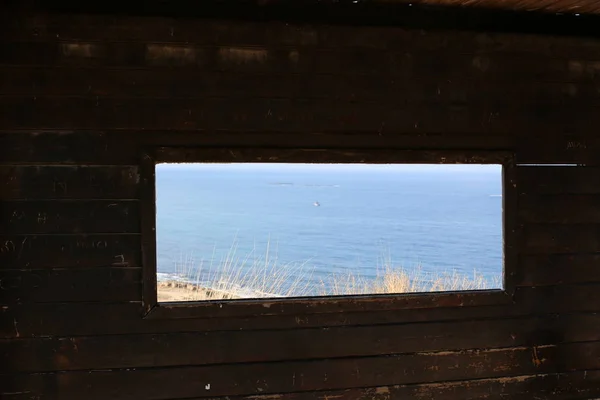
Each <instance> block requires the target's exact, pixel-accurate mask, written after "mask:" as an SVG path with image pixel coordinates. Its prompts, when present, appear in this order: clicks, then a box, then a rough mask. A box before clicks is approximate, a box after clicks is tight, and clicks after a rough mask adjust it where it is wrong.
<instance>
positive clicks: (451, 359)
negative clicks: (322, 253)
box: [0, 13, 600, 400]
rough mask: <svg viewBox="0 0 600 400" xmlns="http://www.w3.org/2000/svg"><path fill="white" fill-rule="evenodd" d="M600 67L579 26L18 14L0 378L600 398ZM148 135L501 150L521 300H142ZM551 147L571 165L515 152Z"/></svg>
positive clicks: (10, 86)
mask: <svg viewBox="0 0 600 400" xmlns="http://www.w3.org/2000/svg"><path fill="white" fill-rule="evenodd" d="M599 74H600V40H595V39H588V38H577V37H558V36H541V35H533V34H530V35H525V34H511V33H491V32H473V31H457V30H453V31H443V30H419V29H403V28H401V27H396V28H394V27H360V28H359V27H354V26H343V25H325V24H322V25H318V24H291V23H290V24H287V23H283V22H281V23H279V22H240V21H236V22H229V21H220V20H202V21H196V20H185V19H168V18H158V17H147V18H141V17H117V16H94V15H60V14H43V13H30V14H18V15H14V16H11V18H8V19H7V21H5V23H4V24H3V25H2V27H0V185H1V186H0V188H1V190H0V200H1V202H0V221H1V224H0V282H1V285H0V302H1V306H2V307H1V315H2V318H1V323H0V335H1V337H2V338H1V339H0V354H1V355H2V357H3V360H4V361H3V362H2V363H1V366H0V368H1V371H0V372H1V374H2V375H1V376H0V381H1V382H2V384H1V385H0V394H1V397H2V398H3V399H11V400H13V399H19V400H21V399H59V398H60V399H74V400H75V399H89V400H93V399H98V400H104V399H108V398H111V399H198V398H214V399H217V398H223V399H224V398H228V399H231V398H235V399H242V398H249V397H248V396H257V397H252V398H253V399H273V398H277V399H289V400H300V399H302V400H309V399H311V400H312V399H314V400H316V399H333V398H335V399H348V400H349V399H364V400H367V399H400V398H418V399H429V398H435V399H464V398H473V399H501V398H510V399H523V400H525V399H526V400H529V399H532V398H544V399H546V398H548V399H589V398H594V397H599V396H600V317H599V316H598V315H597V312H598V311H599V310H600V295H599V294H598V293H600V292H599V290H600V283H598V282H599V280H600V268H598V265H599V262H600V169H599V168H598V164H599V160H598V157H597V155H598V154H600V153H599V151H600V146H599V144H598V138H597V137H596V133H597V132H596V131H597V127H598V126H600V112H599V105H600V81H599V80H598V79H599V78H598V76H599ZM147 146H207V147H208V146H217V147H237V148H243V147H269V148H273V149H286V148H287V149H289V148H305V149H306V148H309V149H310V148H330V149H343V148H363V149H398V150H411V149H431V150H447V149H455V150H474V149H476V150H502V151H512V152H515V154H516V158H517V163H519V166H518V167H517V176H516V178H517V190H518V206H517V209H516V210H513V211H515V212H516V214H517V218H518V227H517V231H518V232H517V233H518V242H517V252H518V271H517V277H516V282H517V284H516V286H517V289H516V291H515V293H514V298H513V299H512V302H511V303H510V304H503V305H486V306H462V307H455V308H444V309H441V308H435V307H433V308H432V307H426V308H417V309H406V310H385V309H382V310H381V311H378V312H369V313H365V312H359V311H354V312H344V313H339V312H326V313H320V314H312V315H299V316H279V315H269V316H262V317H253V316H248V317H236V318H219V316H218V315H215V318H210V319H194V318H186V319H162V320H161V319H142V317H141V312H140V310H141V299H142V257H141V236H140V233H141V204H140V198H141V196H140V190H141V189H140V188H141V183H140V163H141V160H140V155H141V154H142V151H143V149H144V148H146V147H147ZM307 161H308V160H307ZM548 163H551V164H557V163H558V164H560V163H575V164H580V166H568V167H567V166H532V165H526V164H548ZM583 165H585V166H583ZM448 234H449V235H451V234H452V233H451V232H448Z"/></svg>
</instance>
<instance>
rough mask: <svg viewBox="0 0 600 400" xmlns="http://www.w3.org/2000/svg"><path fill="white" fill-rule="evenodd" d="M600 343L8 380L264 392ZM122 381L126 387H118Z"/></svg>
mask: <svg viewBox="0 0 600 400" xmlns="http://www.w3.org/2000/svg"><path fill="white" fill-rule="evenodd" d="M597 347H598V345H597V344H596V345H595V346H592V345H589V344H573V345H565V346H536V347H516V348H508V349H497V350H476V351H461V352H452V351H451V352H432V353H414V354H406V355H389V356H385V357H360V358H345V359H329V360H318V361H317V360H314V361H290V362H284V363H250V364H234V365H224V366H219V365H216V366H205V367H184V368H154V369H136V370H132V369H130V370H113V371H111V370H106V371H81V372H69V373H64V374H63V375H61V377H62V378H61V379H59V380H58V382H56V381H55V382H54V384H57V386H58V387H56V386H55V388H54V389H50V388H48V387H46V388H45V385H46V384H47V383H46V382H48V381H49V380H51V379H53V378H55V377H54V376H53V374H33V375H31V374H30V375H13V379H12V380H11V383H12V384H13V385H14V386H13V387H14V389H13V390H15V391H18V390H19V389H21V390H25V388H27V389H29V390H31V391H34V392H38V393H39V391H43V390H44V389H46V390H48V389H50V390H52V391H51V392H50V393H57V391H58V392H59V393H60V395H61V398H64V399H72V398H75V397H76V396H82V395H85V396H86V398H90V399H101V398H105V396H106V395H107V394H111V395H112V396H113V397H114V398H116V399H126V398H134V397H137V398H145V399H164V398H187V397H209V396H229V395H230V396H234V395H240V394H254V395H261V394H262V395H265V394H274V393H285V392H298V391H314V390H335V389H342V388H344V389H348V388H361V387H368V386H384V385H390V384H397V385H401V384H407V383H425V382H439V381H445V380H448V381H452V380H465V379H466V378H470V379H473V378H475V379H485V378H495V377H496V378H497V377H501V376H504V375H510V374H511V372H513V371H517V370H518V371H521V372H522V373H523V374H527V375H533V374H544V373H552V372H556V370H558V369H559V368H560V367H559V365H561V364H562V363H563V355H564V353H565V352H567V351H572V352H574V353H575V352H582V351H597ZM587 364H588V363H583V364H581V365H578V364H577V363H572V364H571V365H569V367H570V368H571V369H577V368H578V367H581V369H583V368H585V367H588V365H587ZM596 364H597V362H596ZM513 374H514V372H513ZM349 378H351V379H349ZM44 381H46V382H44ZM175 382H185V383H186V384H185V385H177V384H175ZM124 384H126V385H127V387H128V388H129V390H128V391H122V390H119V389H118V388H121V389H122V387H123V385H124ZM206 388H210V389H206ZM207 391H208V392H209V393H206V392H207ZM103 396H104V397H103Z"/></svg>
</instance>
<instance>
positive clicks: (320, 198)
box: [156, 164, 502, 287]
mask: <svg viewBox="0 0 600 400" xmlns="http://www.w3.org/2000/svg"><path fill="white" fill-rule="evenodd" d="M501 174H502V173H501V167H500V166H496V165H493V166H489V165H488V166H481V165H474V166H472V165H468V166H467V165H348V164H346V165H343V164H330V165H323V164H159V165H158V166H157V171H156V192H157V193H156V196H157V245H158V255H157V261H158V272H159V279H173V278H181V279H186V277H182V276H181V275H185V274H186V273H188V272H189V270H190V267H191V268H194V267H198V266H202V268H201V270H202V271H203V272H202V274H209V273H214V271H215V270H218V269H219V268H221V266H222V265H223V264H224V263H229V265H234V266H235V268H236V269H238V270H243V269H245V268H252V267H256V266H257V265H261V264H262V263H264V264H265V265H267V264H268V265H271V266H276V268H283V267H290V266H293V268H292V269H291V271H293V272H292V273H291V275H294V274H295V273H298V274H304V275H303V277H300V279H306V280H311V281H314V282H312V283H317V282H323V280H324V277H325V276H328V275H331V274H332V273H334V274H346V273H352V274H357V275H360V276H361V277H363V278H365V279H370V278H374V277H375V276H376V275H377V273H378V271H381V269H382V267H386V266H390V265H393V266H394V267H402V268H404V269H406V270H414V269H419V270H420V271H424V272H426V273H435V272H450V271H457V272H459V273H463V274H467V275H472V274H473V273H474V271H476V272H477V273H479V274H481V275H483V277H485V278H486V279H489V280H494V279H495V282H496V287H498V285H500V284H501V281H500V280H499V277H501V275H502V195H501V194H502V182H501ZM307 269H308V270H309V271H310V274H305V273H304V272H300V271H301V270H302V271H306V270H307ZM271 270H272V269H269V271H271ZM186 271H187V272H186ZM211 271H212V272H211ZM294 271H295V272H294ZM188 275H189V273H188ZM188 278H189V276H188ZM204 278H205V277H199V278H198V277H196V279H200V280H203V279H204ZM291 278H292V277H291V276H288V277H287V278H286V279H291Z"/></svg>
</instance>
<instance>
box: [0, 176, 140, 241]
mask: <svg viewBox="0 0 600 400" xmlns="http://www.w3.org/2000/svg"><path fill="white" fill-rule="evenodd" d="M98 185H102V184H101V183H98ZM139 212H140V211H139V203H138V201H118V200H92V201H86V200H50V201H48V200H43V201H0V219H1V220H3V221H6V223H4V224H3V225H2V227H1V228H0V234H4V235H14V234H30V235H31V234H51V233H55V234H61V233H65V234H74V233H86V234H95V233H117V234H118V233H139V232H140V229H141V228H140V215H139Z"/></svg>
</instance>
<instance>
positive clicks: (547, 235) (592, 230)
mask: <svg viewBox="0 0 600 400" xmlns="http://www.w3.org/2000/svg"><path fill="white" fill-rule="evenodd" d="M519 250H520V253H521V254H565V253H569V254H575V253H596V252H599V251H600V224H593V223H581V224H551V223H547V224H546V223H544V224H542V223H539V224H525V225H524V226H523V227H522V234H521V243H520V247H519Z"/></svg>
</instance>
